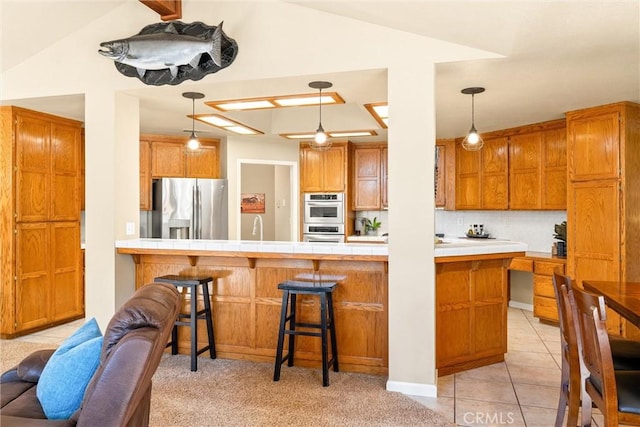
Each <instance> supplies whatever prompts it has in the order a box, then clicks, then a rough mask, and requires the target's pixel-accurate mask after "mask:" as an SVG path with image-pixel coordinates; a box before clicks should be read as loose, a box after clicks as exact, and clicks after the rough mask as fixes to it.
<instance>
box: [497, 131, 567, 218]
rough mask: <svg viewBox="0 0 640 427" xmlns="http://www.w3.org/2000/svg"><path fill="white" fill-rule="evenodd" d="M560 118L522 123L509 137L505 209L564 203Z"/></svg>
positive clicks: (563, 138)
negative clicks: (539, 122)
mask: <svg viewBox="0 0 640 427" xmlns="http://www.w3.org/2000/svg"><path fill="white" fill-rule="evenodd" d="M566 147H567V144H566V126H565V121H564V120H556V121H553V122H547V123H544V124H538V125H531V126H524V127H522V128H518V129H517V133H516V134H514V135H510V136H509V209H522V210H525V209H526V210H551V209H558V210H562V209H566V206H567V154H566V153H567V151H566Z"/></svg>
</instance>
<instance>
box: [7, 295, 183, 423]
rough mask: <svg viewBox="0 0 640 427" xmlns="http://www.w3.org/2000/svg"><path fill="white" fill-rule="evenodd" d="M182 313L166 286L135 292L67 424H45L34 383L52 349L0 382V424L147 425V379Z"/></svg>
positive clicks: (106, 337)
mask: <svg viewBox="0 0 640 427" xmlns="http://www.w3.org/2000/svg"><path fill="white" fill-rule="evenodd" d="M179 310H180V294H179V293H178V291H177V290H176V288H175V287H174V286H172V285H169V284H164V283H152V284H150V285H146V286H143V287H142V288H140V289H138V290H137V291H136V292H135V294H134V295H133V296H132V297H131V298H130V299H129V300H128V301H127V302H126V303H124V304H123V305H122V307H120V309H118V311H117V312H116V313H115V314H114V316H113V317H112V318H111V321H110V322H109V325H108V326H107V329H106V331H105V333H104V342H103V345H102V350H101V355H100V365H99V366H98V369H97V370H96V372H95V374H94V376H93V378H92V379H91V381H90V382H89V385H88V386H87V389H86V391H85V394H84V399H83V401H82V405H81V407H80V409H78V410H77V411H76V412H75V413H74V414H73V415H72V416H71V418H70V419H68V420H48V419H47V418H46V416H45V414H44V411H43V410H42V406H41V405H40V402H39V401H38V398H37V397H36V388H37V386H38V378H39V377H40V373H41V372H42V369H43V368H44V366H45V365H46V363H47V360H48V359H49V357H51V354H53V351H54V350H39V351H36V352H34V353H32V354H30V355H29V356H27V357H26V358H25V359H23V360H22V361H21V362H20V363H19V364H18V366H16V367H14V368H13V369H10V370H9V371H7V372H5V373H4V374H2V377H1V378H0V396H1V399H0V400H1V404H2V407H1V409H0V425H2V426H3V427H14V426H15V427H17V426H91V427H94V426H101V427H109V426H113V427H116V426H148V425H149V409H150V405H151V378H152V376H153V374H154V373H155V371H156V369H157V367H158V365H159V364H160V359H161V358H162V353H163V352H164V349H165V347H166V344H167V341H168V339H169V335H170V334H171V330H172V328H173V324H174V322H175V319H176V317H177V315H178V311H179Z"/></svg>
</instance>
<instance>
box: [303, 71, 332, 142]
mask: <svg viewBox="0 0 640 427" xmlns="http://www.w3.org/2000/svg"><path fill="white" fill-rule="evenodd" d="M331 86H333V84H332V83H330V82H322V81H316V82H311V83H309V87H311V88H313V89H318V90H319V91H320V95H319V112H320V118H319V122H318V129H317V130H316V134H315V135H314V137H313V142H311V144H310V145H311V148H313V149H314V150H320V151H324V150H328V149H329V148H331V141H329V140H328V139H327V134H326V133H325V131H324V128H323V127H322V89H328V88H330V87H331Z"/></svg>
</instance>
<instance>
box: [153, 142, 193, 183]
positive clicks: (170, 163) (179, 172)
mask: <svg viewBox="0 0 640 427" xmlns="http://www.w3.org/2000/svg"><path fill="white" fill-rule="evenodd" d="M151 175H153V177H154V178H184V177H185V175H186V165H185V154H184V144H182V143H180V142H166V141H152V142H151Z"/></svg>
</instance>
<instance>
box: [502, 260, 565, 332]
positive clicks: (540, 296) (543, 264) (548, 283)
mask: <svg viewBox="0 0 640 427" xmlns="http://www.w3.org/2000/svg"><path fill="white" fill-rule="evenodd" d="M566 264H567V260H566V258H560V257H557V256H553V255H551V254H547V253H544V252H527V254H526V256H524V257H518V258H514V259H513V260H512V261H511V264H510V265H509V269H510V270H518V271H528V272H530V273H533V315H534V316H535V317H537V318H539V319H540V320H543V321H546V322H550V323H558V322H559V317H558V305H557V301H556V295H555V291H554V290H553V281H552V280H553V279H552V277H553V272H554V271H557V272H558V273H560V274H565V269H566Z"/></svg>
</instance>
